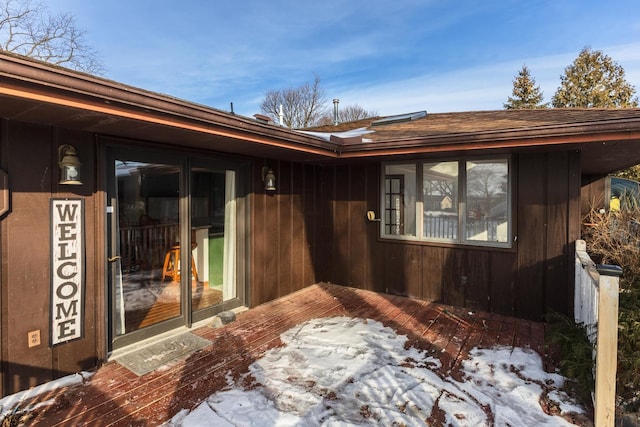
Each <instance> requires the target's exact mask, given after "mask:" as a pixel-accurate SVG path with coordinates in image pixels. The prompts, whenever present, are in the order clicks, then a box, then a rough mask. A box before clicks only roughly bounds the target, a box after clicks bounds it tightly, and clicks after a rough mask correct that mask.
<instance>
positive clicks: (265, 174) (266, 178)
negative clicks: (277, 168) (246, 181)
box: [262, 166, 276, 191]
mask: <svg viewBox="0 0 640 427" xmlns="http://www.w3.org/2000/svg"><path fill="white" fill-rule="evenodd" d="M262 182H263V183H264V189H265V190H266V191H276V175H275V174H274V173H273V170H272V169H271V168H270V167H268V166H263V167H262Z"/></svg>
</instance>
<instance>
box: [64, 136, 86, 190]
mask: <svg viewBox="0 0 640 427" xmlns="http://www.w3.org/2000/svg"><path fill="white" fill-rule="evenodd" d="M58 166H60V182H59V183H60V184H69V185H82V181H81V180H80V167H81V166H82V163H80V160H79V159H78V156H77V155H76V149H75V148H73V147H72V146H71V145H68V144H65V145H61V146H60V148H58Z"/></svg>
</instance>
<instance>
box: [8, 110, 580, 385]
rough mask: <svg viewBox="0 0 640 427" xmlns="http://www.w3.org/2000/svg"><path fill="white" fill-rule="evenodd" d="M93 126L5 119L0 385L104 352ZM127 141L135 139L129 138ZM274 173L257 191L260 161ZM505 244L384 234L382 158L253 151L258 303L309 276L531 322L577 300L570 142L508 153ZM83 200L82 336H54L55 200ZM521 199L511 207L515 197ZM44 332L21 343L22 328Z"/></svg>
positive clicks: (100, 155)
mask: <svg viewBox="0 0 640 427" xmlns="http://www.w3.org/2000/svg"><path fill="white" fill-rule="evenodd" d="M99 141H100V138H98V137H97V135H95V134H94V133H92V132H81V131H70V130H65V129H59V128H55V127H51V126H46V125H35V124H25V123H22V122H18V121H9V120H0V167H1V168H2V169H4V170H5V171H6V172H7V173H8V175H9V186H10V190H11V205H10V211H9V212H8V213H7V214H5V215H4V216H3V217H1V218H0V251H1V255H2V264H1V266H0V267H1V270H0V278H1V293H0V309H1V316H0V356H1V363H2V382H1V384H2V390H1V394H2V395H6V394H10V393H13V392H16V391H19V390H24V389H26V388H29V387H32V386H35V385H37V384H40V383H42V382H45V381H48V380H51V379H54V378H57V377H60V376H63V375H67V374H69V373H73V372H78V371H80V370H84V369H90V368H92V367H94V366H96V364H98V363H100V361H101V360H104V359H105V358H106V357H107V335H108V331H107V320H106V319H107V318H108V312H107V304H106V300H105V298H106V295H107V284H106V271H107V264H106V251H105V246H106V241H105V239H106V236H105V233H106V228H105V227H106V226H105V217H106V215H105V212H106V206H105V191H104V186H105V183H104V182H103V181H104V180H103V179H102V178H100V177H101V176H102V175H104V172H105V167H104V162H105V153H104V149H103V147H102V145H101V143H100V142H99ZM63 143H64V144H71V145H73V146H74V147H75V148H76V150H77V152H78V155H79V157H80V160H81V162H82V163H83V182H84V184H83V185H81V186H65V185H60V184H58V183H57V181H58V166H57V162H58V159H57V147H58V146H59V145H60V144H63ZM133 143H135V142H133ZM263 165H268V166H269V167H271V168H272V169H273V170H274V172H276V176H277V190H276V191H275V192H267V191H265V190H264V189H263V188H264V185H263V182H262V167H263ZM514 166H515V171H516V174H515V180H514V197H515V203H514V213H513V215H514V227H515V229H514V235H516V236H518V239H517V242H515V243H514V245H513V248H510V249H498V248H481V247H470V246H460V245H435V244H427V243H416V242H403V241H391V240H384V239H381V238H380V231H379V223H377V222H370V221H368V220H367V218H366V212H367V211H369V210H373V211H376V212H379V211H380V181H381V179H380V178H381V175H380V174H381V163H380V162H379V161H377V160H366V161H364V160H359V161H353V162H343V163H335V164H331V165H326V164H325V165H320V164H302V163H296V162H290V161H285V160H274V159H262V158H261V159H252V169H251V172H250V181H251V182H250V185H249V187H250V190H249V197H248V203H249V206H250V223H249V234H250V237H249V250H248V252H249V254H248V258H247V259H245V260H244V263H246V265H247V268H248V274H249V281H248V287H247V289H246V291H247V300H246V303H247V305H249V306H256V305H258V304H261V303H263V302H266V301H270V300H273V299H275V298H278V297H281V296H284V295H287V294H289V293H291V292H295V291H297V290H299V289H302V288H304V287H306V286H308V285H311V284H313V283H317V282H321V281H327V282H333V283H336V284H341V285H346V286H353V287H358V288H365V289H370V290H373V291H378V292H388V293H396V294H403V295H408V296H411V297H416V298H420V299H425V300H431V301H439V302H443V303H446V304H452V305H458V306H463V307H468V308H469V309H482V310H490V311H494V312H498V313H502V314H507V315H514V316H519V317H525V318H535V319H539V318H540V316H541V315H542V314H544V310H545V308H546V307H551V308H553V309H555V310H558V311H561V312H568V311H569V310H570V308H571V303H572V298H571V295H572V290H573V275H572V274H571V271H572V265H573V258H572V253H573V252H572V245H573V242H574V241H575V239H576V238H578V235H579V229H578V227H579V198H580V173H579V170H580V164H579V154H578V153H576V152H554V153H542V154H520V155H516V156H514ZM65 197H69V198H82V199H83V200H84V230H85V242H86V245H85V248H86V249H85V265H86V269H85V277H84V282H85V293H84V304H85V312H84V325H83V326H84V334H83V337H82V338H80V339H77V340H74V341H70V342H67V343H64V344H61V345H58V346H53V347H52V346H50V345H49V336H50V332H51V331H50V330H49V325H50V323H51V322H50V313H51V310H50V304H51V302H50V301H51V289H50V288H51V282H50V280H51V275H52V273H53V272H52V269H51V243H50V240H51V237H50V236H51V230H50V224H51V218H50V200H51V199H52V198H65ZM516 207H517V208H516ZM33 331H39V332H40V340H41V343H40V344H39V345H35V346H31V347H29V341H28V334H29V333H30V332H33Z"/></svg>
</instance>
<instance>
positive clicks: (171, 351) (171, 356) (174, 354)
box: [116, 332, 211, 376]
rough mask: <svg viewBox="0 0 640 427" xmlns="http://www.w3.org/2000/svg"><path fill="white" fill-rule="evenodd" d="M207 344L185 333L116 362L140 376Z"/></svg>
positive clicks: (208, 342)
mask: <svg viewBox="0 0 640 427" xmlns="http://www.w3.org/2000/svg"><path fill="white" fill-rule="evenodd" d="M209 344H211V341H209V340H207V339H204V338H202V337H199V336H197V335H194V334H192V333H190V332H186V333H184V334H180V335H177V336H175V337H172V338H167V339H166V340H162V341H160V342H157V343H155V344H152V345H150V346H147V347H144V348H141V349H140V350H135V351H133V352H131V353H127V354H125V355H123V356H121V357H118V358H117V359H116V362H118V363H119V364H121V365H122V366H124V367H125V368H127V369H128V370H130V371H131V372H133V373H134V374H136V375H138V376H142V375H144V374H147V373H149V372H151V371H154V370H156V369H158V368H159V367H161V366H162V365H166V364H167V363H169V362H172V361H174V360H177V359H180V358H182V357H185V356H188V355H190V354H192V353H195V352H196V351H198V350H200V349H202V348H204V347H206V346H208V345H209Z"/></svg>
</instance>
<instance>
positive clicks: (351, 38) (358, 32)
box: [46, 0, 640, 116]
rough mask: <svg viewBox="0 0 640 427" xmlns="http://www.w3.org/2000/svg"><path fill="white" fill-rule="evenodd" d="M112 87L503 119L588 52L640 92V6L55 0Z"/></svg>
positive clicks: (584, 1) (550, 88)
mask: <svg viewBox="0 0 640 427" xmlns="http://www.w3.org/2000/svg"><path fill="white" fill-rule="evenodd" d="M46 4H47V5H48V7H49V10H50V12H53V13H57V12H63V11H68V12H71V13H72V14H73V15H74V16H75V18H76V23H77V25H78V26H79V27H80V28H82V29H84V30H85V31H86V37H87V42H88V44H90V45H91V46H92V47H93V48H95V49H96V50H97V51H98V53H99V55H100V57H101V60H102V62H103V63H104V66H105V77H107V78H109V79H112V80H116V81H118V82H121V83H125V84H129V85H132V86H136V87H139V88H142V89H146V90H151V91H154V92H160V93H164V94H167V95H171V96H175V97H178V98H182V99H185V100H188V101H192V102H196V103H200V104H204V105H208V106H210V107H214V108H218V109H221V110H229V108H230V104H231V103H232V102H233V105H234V110H235V112H236V113H238V114H242V115H246V116H253V114H255V113H258V112H260V111H259V105H260V102H261V101H262V99H263V98H264V95H265V93H266V92H267V91H268V90H276V89H285V88H293V87H298V86H300V85H302V84H304V83H307V82H312V81H313V79H314V75H317V76H318V77H319V78H320V80H321V85H322V87H323V89H324V90H325V92H326V96H327V99H328V100H329V101H331V99H333V98H339V99H340V105H342V106H344V105H353V104H358V105H360V106H361V107H364V108H365V109H367V110H375V111H377V112H378V113H379V114H380V115H392V114H401V113H406V112H412V111H419V110H427V111H428V112H457V111H471V110H494V109H502V108H503V103H504V102H505V101H506V100H507V97H508V96H510V95H511V90H512V88H513V79H514V77H515V76H516V75H517V73H518V71H519V70H520V69H521V67H522V66H523V65H525V64H526V65H527V67H529V69H530V71H531V73H532V76H533V77H534V78H535V80H536V83H537V84H538V85H539V86H540V87H541V89H542V91H543V92H544V96H545V101H550V99H551V97H552V96H553V94H554V92H555V91H556V89H557V88H558V86H559V84H560V75H562V74H563V72H564V69H565V67H567V66H568V65H570V64H571V63H572V62H573V60H574V59H575V58H576V57H577V56H578V54H579V52H580V50H582V48H584V47H585V46H590V47H591V48H592V49H595V50H601V51H603V52H604V53H605V54H607V55H609V56H610V57H612V58H613V60H614V61H616V62H617V63H618V64H620V65H621V66H622V67H624V69H625V71H626V77H627V80H628V81H629V82H630V83H631V84H633V85H634V86H635V87H636V91H640V1H637V0H624V1H623V0H608V1H603V0H599V1H596V0H550V1H546V0H541V1H535V0H529V1H516V0H513V1H510V0H504V1H489V0H487V1H477V0H461V1H446V0H323V1H307V0H271V1H265V0H245V1H243V0H236V1H207V0H181V1H178V0H170V1H167V0H127V1H124V0H108V1H87V0H48V1H47V2H46Z"/></svg>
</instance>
